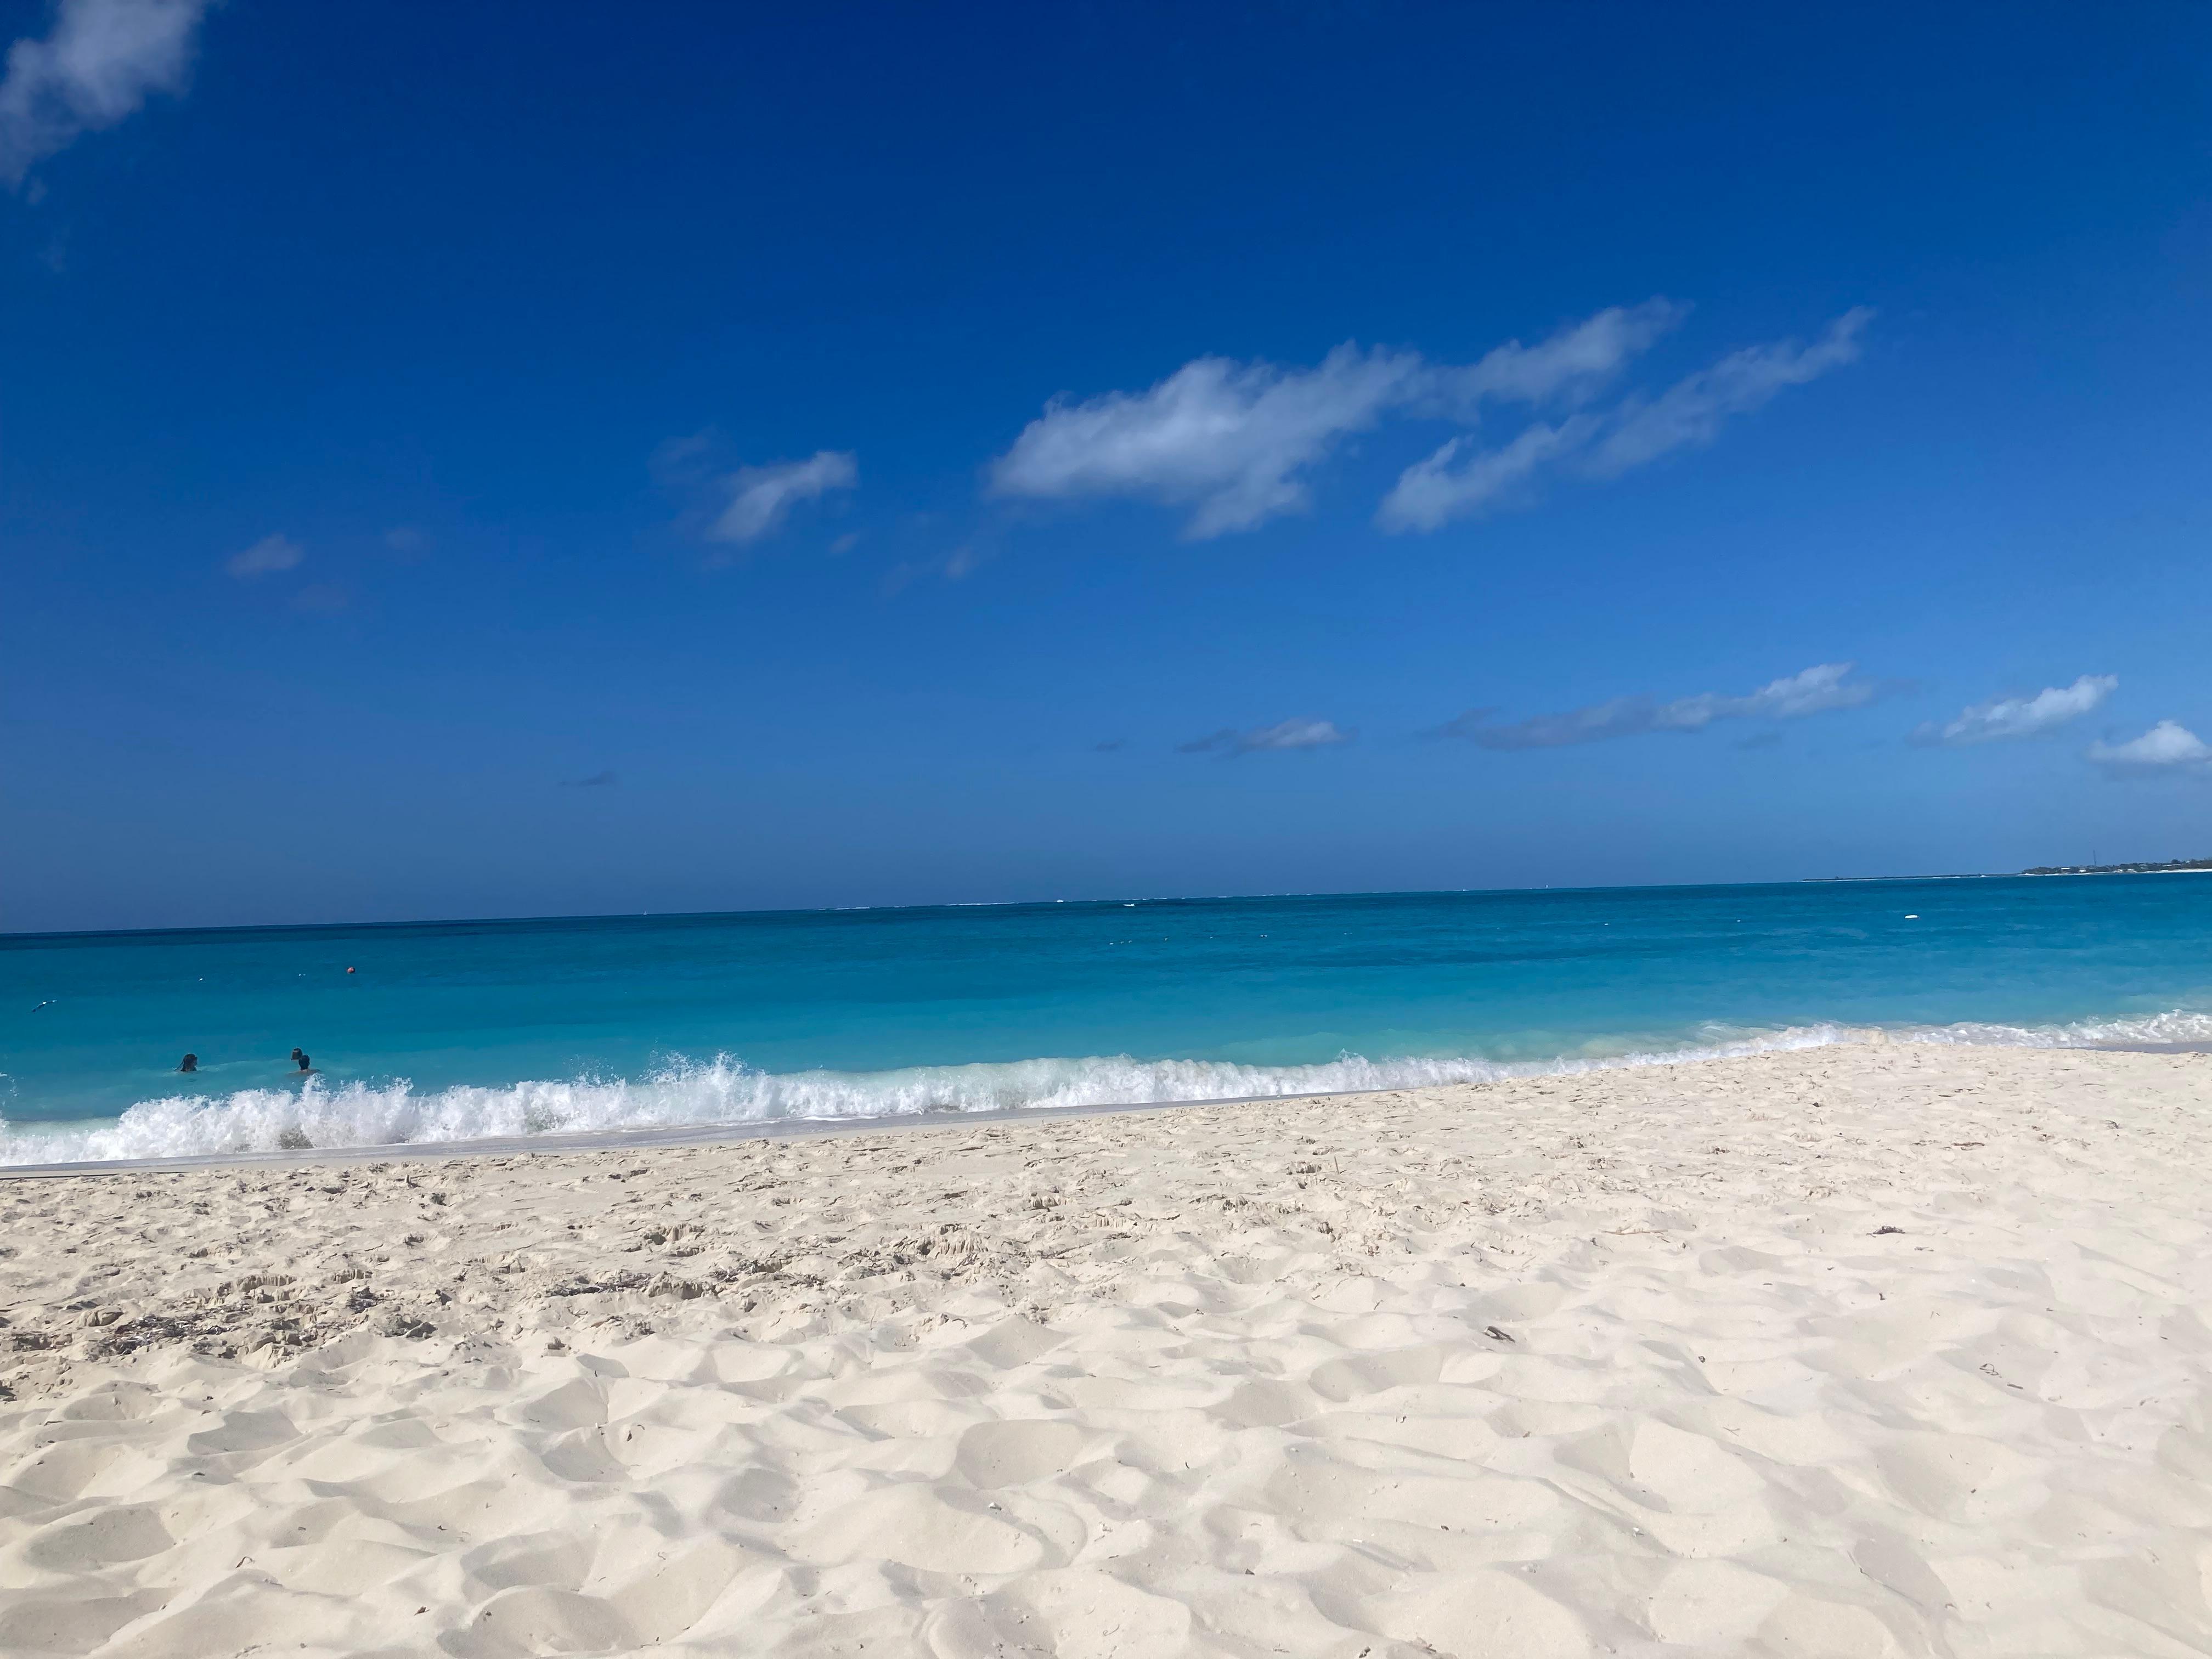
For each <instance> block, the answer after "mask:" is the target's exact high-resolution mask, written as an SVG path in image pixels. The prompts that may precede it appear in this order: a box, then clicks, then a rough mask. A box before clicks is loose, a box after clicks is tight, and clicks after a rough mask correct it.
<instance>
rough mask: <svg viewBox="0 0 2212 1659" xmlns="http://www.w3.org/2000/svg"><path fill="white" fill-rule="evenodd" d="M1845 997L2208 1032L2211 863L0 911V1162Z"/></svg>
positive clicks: (1138, 1067) (1172, 1080)
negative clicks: (220, 925) (138, 920)
mask: <svg viewBox="0 0 2212 1659" xmlns="http://www.w3.org/2000/svg"><path fill="white" fill-rule="evenodd" d="M348 969H353V970H354V971H352V972H350V973H349V972H348V971H347V970H348ZM1871 1024H1881V1025H1884V1026H1888V1027H1892V1028H1898V1029H1905V1030H1911V1031H1914V1032H1917V1033H1918V1034H1920V1035H1923V1036H1930V1037H1934V1038H1940V1039H1943V1040H1978V1041H2015V1042H2029V1041H2033V1042H2091V1041H2112V1042H2130V1041H2193V1042H2203V1041H2207V1040H2212V876H2205V877H2191V876H2136V877H2127V876H2114V877H2100V878H1998V879H1975V880H1942V881H1924V882H1850V883H1820V884H1788V885H1777V886H1761V887H1665V888H1619V889H1591V890H1573V891H1561V890H1546V891H1537V892H1510V893H1416V894H1380V895H1354V896H1317V897H1297V898H1260V899H1205V900H1154V901H1148V902H1139V903H1134V904H1129V903H1123V902H1118V901H1116V902H1098V903H1080V904H1077V903H1061V904H1039V905H1014V906H999V907H988V908H918V909H896V910H852V911H826V912H795V913H793V912H787V913H772V914H751V915H714V916H649V917H647V916H640V917H598V918H590V919H583V920H562V921H494V922H441V923H424V924H419V925H407V926H397V927H298V928H258V929H226V930H211V931H205V932H180V933H131V934H114V933H109V934H70V935H12V936H0V1116H4V1117H5V1119H6V1121H7V1131H6V1133H4V1134H0V1161H16V1162H21V1161H25V1160H27V1159H33V1158H52V1157H57V1156H76V1157H83V1156H93V1157H104V1156H127V1155H137V1154H146V1153H157V1152H198V1151H218V1150H226V1149H230V1148H233V1147H245V1146H274V1145H276V1144H278V1143H279V1141H280V1139H283V1140H289V1141H292V1142H297V1141H299V1140H302V1139H304V1140H307V1141H309V1142H311V1143H313V1144H315V1145H331V1144H368V1143H374V1142H380V1141H386V1140H409V1139H452V1138H455V1137H459V1136H465V1135H473V1134H485V1133H516V1132H526V1131H531V1130H551V1129H575V1128H591V1127H620V1126H629V1125H644V1124H664V1123H681V1122H708V1121H752V1120H758V1119H766V1118H775V1117H786V1116H804V1117H824V1116H865V1115H887V1114H905V1113H915V1112H921V1111H928V1110H943V1109H987V1108H1001V1107H1018V1106H1024V1105H1039V1104H1077V1103H1107V1102H1116V1101H1139V1100H1168V1099H1198V1098H1206V1097H1224V1096H1231V1095H1251V1094H1269V1093H1290V1092H1299V1091H1311V1090H1322V1089H1342V1088H1360V1087H1370V1086H1388V1085H1395V1084H1399V1083H1412V1082H1419V1081H1428V1080H1435V1079H1449V1078H1460V1077H1469V1078H1475V1077H1484V1076H1494V1075H1497V1074H1498V1073H1499V1070H1500V1068H1502V1067H1519V1066H1530V1065H1558V1064H1574V1063H1588V1062H1590V1061H1593V1060H1619V1059H1620V1058H1621V1057H1624V1056H1634V1055H1667V1054H1676V1053H1680V1052H1684V1051H1698V1050H1704V1049H1708V1048H1715V1047H1723V1046H1729V1045H1734V1044H1746V1043H1750V1044H1773V1043H1797V1042H1811V1041H1819V1040H1825V1039H1826V1038H1827V1037H1829V1036H1832V1035H1833V1032H1832V1029H1831V1028H1834V1027H1838V1026H1857V1025H1871ZM295 1044H296V1045H299V1046H301V1047H304V1048H307V1050H308V1052H309V1053H310V1054H312V1055H313V1060H314V1064H315V1066H316V1067H317V1069H318V1073H319V1075H318V1076H317V1077H315V1078H314V1079H310V1080H309V1081H308V1082H307V1083H306V1084H305V1085H301V1084H300V1083H297V1082H291V1081H288V1080H287V1079H286V1075H285V1073H286V1069H287V1066H288V1064H289V1062H288V1060H287V1058H286V1056H287V1054H289V1050H290V1049H291V1048H293V1047H294V1046H295ZM186 1050H191V1051H193V1052H195V1053H197V1054H198V1055H199V1057H200V1062H201V1068H202V1069H201V1071H200V1073H199V1074H198V1076H197V1078H184V1077H180V1076H179V1075H178V1074H177V1073H176V1072H175V1070H174V1067H175V1066H176V1064H177V1060H178V1058H179V1056H180V1055H181V1054H184V1053H185V1051H186Z"/></svg>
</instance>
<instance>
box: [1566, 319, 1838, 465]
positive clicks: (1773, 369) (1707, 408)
mask: <svg viewBox="0 0 2212 1659" xmlns="http://www.w3.org/2000/svg"><path fill="white" fill-rule="evenodd" d="M1873 319H1874V313H1873V312H1872V311H1870V310H1869V309H1868V308H1867V307H1864V306H1858V307H1853V308H1852V309H1851V310H1850V311H1847V312H1845V313H1844V314H1843V315H1842V316H1840V317H1838V318H1837V319H1836V320H1835V321H1834V322H1832V323H1831V324H1830V325H1828V331H1827V332H1826V334H1825V335H1823V336H1822V337H1820V339H1818V340H1815V341H1814V343H1812V344H1811V345H1808V346H1803V347H1800V346H1799V345H1797V344H1796V342H1795V341H1789V340H1784V341H1782V342H1779V343H1776V344H1773V345H1763V346H1753V347H1751V348H1750V349H1748V350H1744V351H1738V352H1735V353H1732V354H1731V355H1729V356H1726V357H1723V358H1722V359H1721V360H1720V362H1717V363H1715V364H1714V365H1713V366H1712V367H1711V368H1707V369H1702V370H1700V371H1699V373H1697V374H1692V375H1691V376H1689V377H1688V378H1687V379H1686V380H1678V381H1676V382H1675V383H1674V385H1673V386H1669V387H1668V389H1667V390H1666V391H1665V392H1662V393H1661V394H1660V395H1659V396H1658V397H1657V398H1654V399H1652V400H1651V401H1650V403H1637V402H1634V401H1632V402H1631V403H1630V404H1628V405H1627V406H1626V408H1624V409H1623V410H1622V411H1621V413H1620V416H1619V417H1618V418H1617V419H1616V420H1615V421H1614V422H1613V428H1612V430H1611V431H1610V432H1608V433H1607V435H1606V437H1605V439H1604V441H1602V442H1601V443H1600V444H1599V445H1598V447H1597V449H1596V452H1595V453H1594V454H1593V455H1592V457H1591V461H1590V465H1591V471H1594V472H1595V473H1597V474H1598V475H1599V476H1600V477H1604V476H1607V475H1609V474H1612V473H1617V472H1626V471H1628V469H1629V468H1631V467H1635V466H1642V465H1644V464H1645V463H1646V462H1649V461H1656V460H1657V459H1659V457H1661V456H1662V455H1664V454H1666V453H1668V452H1669V451H1671V450H1676V449H1684V448H1689V447H1696V446H1700V445H1704V444H1709V443H1711V441H1713V440H1714V439H1715V438H1716V437H1717V436H1719V435H1720V429H1721V426H1722V423H1723V422H1725V421H1726V420H1727V419H1728V418H1729V416H1731V415H1748V414H1749V413H1751V411H1752V410H1755V409H1758V408H1760V407H1762V406H1763V405H1765V404H1767V403H1768V402H1770V401H1771V399H1772V398H1774V397H1775V395H1776V394H1777V393H1778V392H1782V391H1784V390H1785V389H1786V388H1788V387H1790V386H1803V385H1804V384H1805V383H1806V382H1807V381H1808V380H1819V379H1820V376H1821V375H1823V374H1826V373H1828V371H1829V370H1831V369H1835V368H1842V367H1844V364H1846V363H1853V362H1857V361H1858V356H1859V336H1860V335H1861V334H1862V333H1863V332H1864V331H1865V329H1866V325H1868V323H1869V322H1871V321H1872V320H1873Z"/></svg>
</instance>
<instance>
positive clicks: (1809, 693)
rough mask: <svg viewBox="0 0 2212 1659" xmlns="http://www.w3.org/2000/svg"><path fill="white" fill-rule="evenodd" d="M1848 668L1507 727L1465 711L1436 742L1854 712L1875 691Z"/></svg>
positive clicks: (1599, 734)
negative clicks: (1740, 690) (1738, 690)
mask: <svg viewBox="0 0 2212 1659" xmlns="http://www.w3.org/2000/svg"><path fill="white" fill-rule="evenodd" d="M1852 667H1853V665H1852V664H1850V663H1847V662H1828V663H1820V664H1818V665H1815V666H1814V667H1811V668H1808V669H1806V670H1805V671H1802V673H1796V674H1791V675H1789V676H1787V677H1786V678H1782V679H1778V680H1771V681H1769V682H1768V683H1767V684H1765V685H1762V686H1760V687H1759V690H1756V691H1751V692H1747V693H1745V694H1744V695H1743V696H1726V695H1723V694H1722V693H1720V692H1716V691H1701V692H1699V693H1698V694H1697V695H1696V696H1687V697H1676V698H1674V699H1673V700H1671V701H1670V702H1659V701H1657V700H1656V699H1655V698H1651V697H1615V698H1613V699H1612V700H1611V701H1610V702H1595V703H1590V704H1588V705H1587V706H1585V707H1583V708H1570V709H1568V710H1566V711H1565V713H1563V714H1538V715H1535V716H1534V717H1532V718H1530V719H1528V720H1516V721H1513V722H1511V723H1510V724H1507V725H1493V724H1492V723H1491V719H1490V717H1491V715H1492V714H1493V713H1495V712H1496V711H1495V710H1492V709H1487V708H1471V709H1469V710H1468V712H1467V713H1466V714H1462V715H1461V716H1459V718H1458V719H1456V720H1449V721H1447V722H1446V723H1445V724H1444V725H1443V726H1439V727H1438V728H1437V732H1436V735H1437V736H1439V737H1448V738H1464V739H1466V740H1467V741H1468V742H1469V743H1472V744H1475V745H1476V746H1477V747H1479V748H1482V749H1559V748H1565V747H1566V746H1567V745H1569V744H1578V743H1602V742H1604V741H1606V740H1607V738H1635V737H1642V736H1643V735H1644V734H1645V733H1646V732H1702V731H1704V730H1705V727H1707V726H1711V725H1712V724H1713V722H1714V721H1716V720H1802V718H1804V717H1805V716H1806V715H1808V714H1825V713H1826V712H1827V711H1829V710H1831V709H1836V708H1859V707H1861V706H1862V705H1863V704H1866V703H1869V702H1873V701H1874V700H1875V697H1877V696H1880V695H1881V688H1880V687H1879V686H1877V685H1875V684H1873V683H1872V682H1870V681H1867V680H1854V679H1852V678H1850V673H1851V669H1852Z"/></svg>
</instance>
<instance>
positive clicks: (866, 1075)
mask: <svg viewBox="0 0 2212 1659" xmlns="http://www.w3.org/2000/svg"><path fill="white" fill-rule="evenodd" d="M1705 1035H1706V1036H1707V1038H1708V1040H1707V1041H1704V1042H1697V1043H1691V1044H1685V1045H1683V1046H1681V1047H1679V1048H1644V1049H1637V1050H1632V1051H1628V1052H1620V1053H1612V1054H1582V1055H1577V1056H1572V1057H1563V1058H1559V1059H1555V1060H1528V1061H1506V1060H1484V1059H1480V1058H1474V1057H1449V1056H1446V1057H1437V1058H1429V1057H1421V1056H1403V1057H1397V1058H1388V1059H1382V1060H1370V1059H1368V1058H1366V1057H1365V1056H1363V1055H1359V1054H1343V1055H1340V1056H1339V1057H1338V1058H1337V1059H1335V1060H1328V1061H1324V1062H1322V1063H1319V1064H1316V1065H1305V1066H1252V1065H1240V1064H1237V1063H1235V1062H1231V1061H1227V1060H1136V1059H1133V1058H1131V1057H1130V1056H1128V1055H1126V1054H1122V1055H1110V1056H1096V1057H1091V1058H1087V1059H1069V1060H1013V1061H1006V1062H996V1063H979V1064H975V1065H969V1066H915V1067H910V1068H908V1069H904V1070H899V1071H885V1072H826V1071H816V1072H786V1073H773V1072H763V1071H759V1070H757V1069H755V1068H753V1067H750V1066H745V1065H743V1064H742V1063H740V1062H738V1061H737V1060H732V1059H731V1058H729V1057H727V1056H723V1057H720V1058H717V1059H715V1060H712V1061H708V1062H704V1063H698V1064H688V1063H687V1064H679V1065H674V1066H669V1067H668V1068H666V1069H665V1070H663V1071H661V1072H659V1073H656V1074H655V1075H653V1076H652V1077H649V1078H646V1079H641V1080H638V1081H630V1080H628V1079H611V1080H610V1079H592V1078H579V1079H574V1080H572V1081H568V1082H553V1081H532V1082H522V1083H513V1084H506V1085H499V1086H495V1087H473V1086H465V1085H460V1086H455V1087H452V1088H446V1089H439V1090H435V1091H428V1092H424V1091H417V1090H416V1089H415V1087H414V1086H413V1085H411V1084H409V1083H408V1082H406V1081H404V1079H403V1080H398V1081H393V1082H388V1083H343V1084H339V1085H336V1086H331V1085H325V1083H324V1082H323V1081H322V1080H321V1079H312V1078H311V1079H308V1081H307V1084H306V1085H304V1086H303V1087H301V1088H300V1089H296V1090H295V1089H289V1088H288V1089H249V1090H242V1091H240V1092H238V1093H235V1094H232V1095H228V1096H223V1097H210V1096H206V1095H173V1096H168V1097H163V1098H161V1099H158V1100H149V1101H143V1102H141V1103H139V1104H137V1105H136V1106H133V1107H131V1109H129V1110H128V1111H126V1112H125V1113H124V1114H123V1115H122V1116H121V1117H120V1118H117V1119H113V1120H102V1121H97V1122H84V1123H75V1124H57V1125H53V1126H51V1127H32V1126H9V1125H8V1124H6V1123H4V1122H0V1164H60V1163H91V1162H101V1163H104V1162H110V1161H113V1160H116V1159H123V1158H190V1157H204V1156H210V1155H213V1156H222V1155H225V1154H236V1153H244V1152H279V1151H283V1150H287V1149H306V1148H309V1147H369V1146H419V1145H422V1144H425V1143H443V1142H454V1141H471V1140H483V1139H520V1138H526V1137H530V1136H535V1135H550V1134H578V1133H585V1134H613V1133H622V1132H623V1131H629V1130H644V1129H670V1128H679V1127H719V1126H736V1127H742V1126H746V1125H756V1124H757V1125H769V1124H777V1123H788V1122H817V1123H819V1122H855V1121H900V1120H911V1119H915V1118H921V1117H928V1116H941V1115H957V1114H962V1113H975V1112H1004V1111H1018V1110H1035V1109H1051V1108H1054V1107H1060V1108H1066V1107H1085V1106H1102V1107H1110V1106H1137V1105H1153V1104H1166V1103H1195V1102H1200V1101H1209V1100H1213V1101H1218V1100H1238V1099H1251V1098H1265V1097H1280V1096H1289V1095H1319V1094H1349V1093H1357V1092H1360V1091H1368V1090H1376V1089H1406V1088H1419V1087H1423V1086H1425V1085H1434V1084H1444V1083H1486V1082H1495V1081H1498V1080H1499V1079H1505V1078H1515V1077H1532V1076H1545V1075H1555V1076H1556V1075H1565V1074H1571V1073H1587V1072H1595V1071H1611V1070H1617V1069H1620V1068H1624V1067H1628V1066H1662V1065H1679V1064H1682V1063H1685V1062H1687V1061H1693V1060H1718V1059H1726V1058H1729V1057H1733V1056H1736V1055H1742V1054H1762V1053H1771V1052H1774V1051H1777V1050H1782V1049H1791V1048H1819V1047H1822V1046H1824V1045H1826V1044H1830V1043H1836V1042H1863V1041H1869V1040H1883V1039H1886V1040H1888V1041H1893V1042H1957V1043H1987V1044H2002V1045H2009V1046H2015V1047H2038V1048H2112V1047H2120V1046H2127V1045H2132V1044H2156V1045H2172V1044H2183V1043H2191V1044H2203V1043H2212V1014H2203V1013H2189V1012H2181V1011H2179V1010H2176V1011H2174V1012H2168V1013H2162V1014H2153V1015H2148V1016H2143V1017H2140V1018H2120V1019H2107V1020H2090V1021H2081V1022H2078V1023H2075V1024H2067V1025H2053V1026H2016V1025H1997V1024H1957V1025H1946V1026H1915V1027H1904V1028H1896V1027H1893V1028H1890V1029H1888V1030H1886V1031H1881V1030H1876V1029H1875V1028H1869V1027H1849V1026H1842V1025H1834V1024H1820V1025H1808V1026H1795V1027H1790V1028H1787V1029H1784V1030H1767V1031H1741V1030H1735V1031H1732V1030H1725V1029H1723V1028H1720V1027H1711V1028H1708V1030H1707V1032H1706V1034H1705Z"/></svg>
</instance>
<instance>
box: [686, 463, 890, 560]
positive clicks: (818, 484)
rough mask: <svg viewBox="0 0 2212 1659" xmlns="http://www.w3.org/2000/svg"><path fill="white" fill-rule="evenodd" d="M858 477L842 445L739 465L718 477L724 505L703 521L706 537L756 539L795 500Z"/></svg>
mask: <svg viewBox="0 0 2212 1659" xmlns="http://www.w3.org/2000/svg"><path fill="white" fill-rule="evenodd" d="M724 483H725V485H726V488H727V489H728V490H729V493H730V500H729V505H728V506H726V507H724V508H723V509H722V510H721V512H720V513H718V514H717V515H716V516H715V519H714V522H713V523H712V524H710V525H708V526H707V539H708V541H714V542H750V541H757V540H759V539H760V538H762V537H763V536H765V535H767V534H768V533H769V532H770V531H772V530H774V529H775V528H776V527H777V526H780V525H781V524H782V522H783V520H784V519H785V518H786V517H787V515H788V514H789V513H790V512H791V509H792V508H793V507H794V506H796V505H797V504H798V503H799V502H800V501H812V500H814V499H815V498H816V497H817V496H820V495H828V494H829V492H830V491H831V490H833V489H852V488H854V486H855V485H856V484H858V483H860V463H859V462H858V461H857V460H855V459H854V457H853V455H852V453H850V452H849V451H842V450H832V449H825V450H823V451H821V452H819V453H817V454H815V455H814V456H812V457H811V458H810V459H806V460H803V461H778V462H776V463H775V465H770V466H744V467H739V468H738V470H737V471H735V472H733V473H732V474H731V475H730V476H729V477H728V478H726V480H724Z"/></svg>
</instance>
